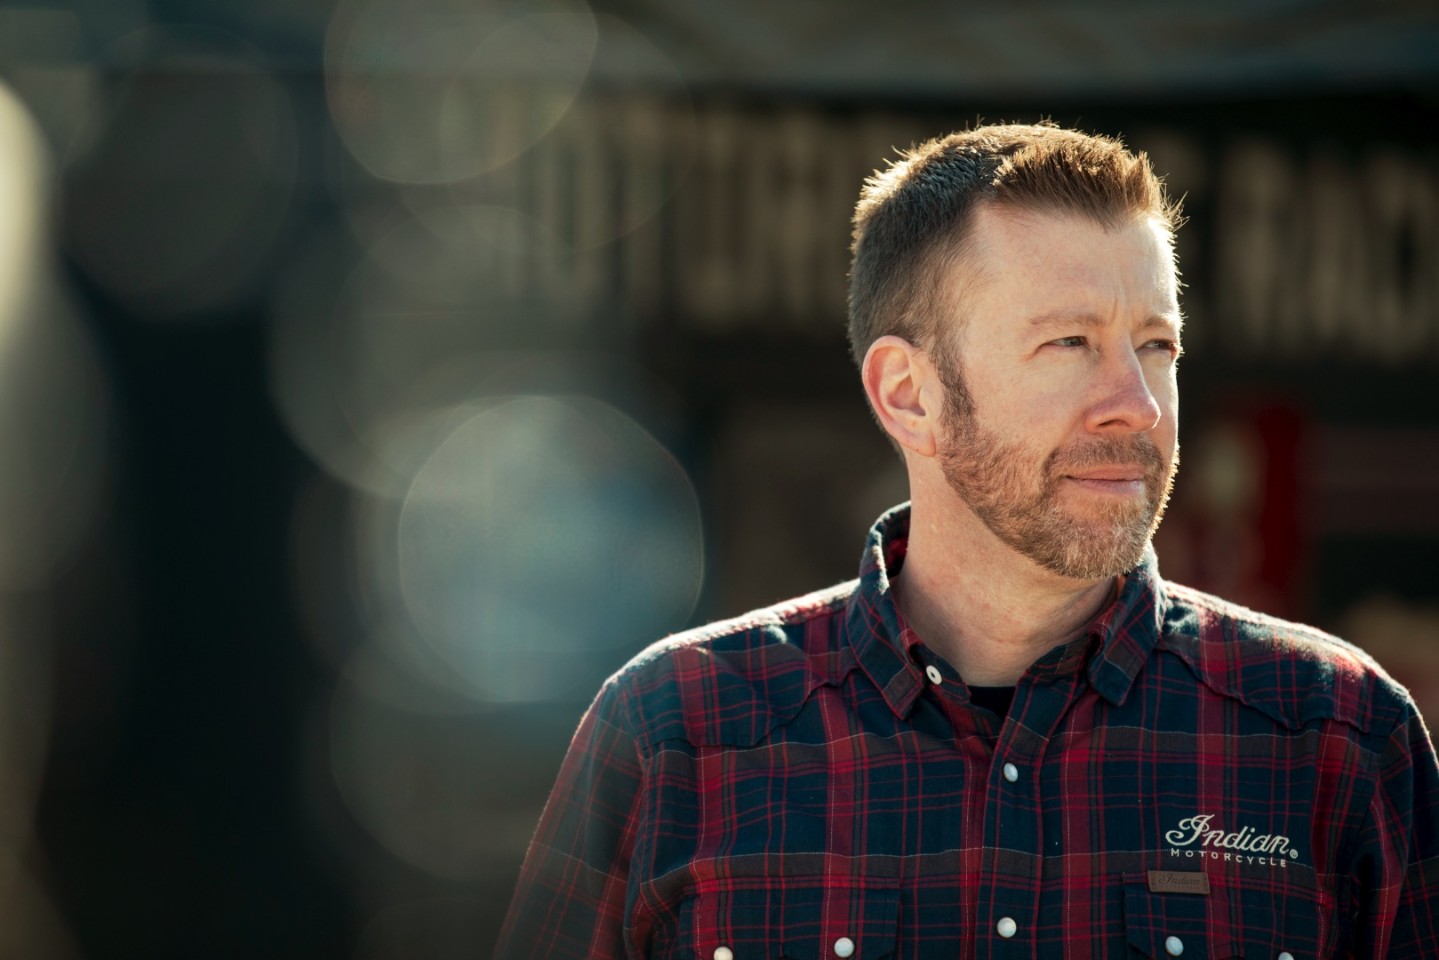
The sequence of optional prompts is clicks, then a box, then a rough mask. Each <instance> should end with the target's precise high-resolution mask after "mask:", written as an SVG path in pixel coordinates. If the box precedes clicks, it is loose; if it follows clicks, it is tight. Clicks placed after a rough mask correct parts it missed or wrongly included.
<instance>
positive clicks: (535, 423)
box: [0, 0, 1439, 960]
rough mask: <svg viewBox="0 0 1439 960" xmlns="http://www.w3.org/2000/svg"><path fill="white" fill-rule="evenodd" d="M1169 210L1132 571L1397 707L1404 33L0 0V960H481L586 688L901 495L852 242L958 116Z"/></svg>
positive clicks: (1436, 609) (1417, 610)
mask: <svg viewBox="0 0 1439 960" xmlns="http://www.w3.org/2000/svg"><path fill="white" fill-rule="evenodd" d="M1040 117H1051V118H1053V119H1054V120H1056V121H1058V122H1060V123H1063V124H1065V125H1073V126H1078V127H1081V128H1083V129H1087V130H1091V131H1097V132H1103V133H1108V134H1118V135H1122V136H1123V137H1124V138H1125V139H1126V140H1127V141H1128V142H1129V143H1130V144H1132V145H1134V146H1136V147H1139V148H1142V149H1145V150H1148V151H1149V152H1150V153H1151V154H1152V156H1153V157H1154V159H1155V162H1156V165H1157V167H1158V168H1159V169H1160V170H1161V171H1164V172H1166V173H1167V174H1168V177H1169V183H1170V186H1171V188H1172V189H1173V190H1174V191H1175V192H1177V193H1180V194H1183V195H1185V196H1186V208H1187V212H1188V214H1189V216H1190V223H1189V225H1188V226H1186V227H1185V228H1184V230H1183V231H1182V233H1181V237H1180V259H1181V266H1182V269H1183V273H1184V278H1185V280H1186V282H1187V284H1188V289H1187V291H1186V293H1185V297H1184V306H1185V310H1186V313H1187V315H1188V318H1189V325H1188V329H1187V331H1186V340H1187V345H1188V349H1189V355H1188V357H1187V358H1186V359H1185V360H1184V362H1183V365H1182V370H1181V382H1182V384H1183V391H1184V410H1183V418H1182V430H1181V438H1182V443H1183V446H1184V448H1185V468H1184V470H1183V471H1181V474H1180V479H1179V484H1178V487H1177V491H1176V500H1175V503H1174V505H1173V507H1172V509H1171V513H1170V517H1169V519H1168V520H1167V521H1166V524H1165V526H1164V527H1163V529H1162V531H1161V535H1160V538H1159V543H1158V548H1159V551H1160V556H1161V563H1162V567H1163V569H1164V571H1165V573H1166V574H1167V575H1168V576H1170V577H1171V578H1173V579H1177V580H1184V581H1188V582H1190V583H1192V584H1194V585H1196V586H1200V587H1204V588H1207V589H1211V590H1215V591H1218V592H1220V593H1223V594H1225V595H1227V596H1229V597H1230V598H1232V599H1235V600H1238V601H1240V602H1243V603H1246V604H1250V605H1253V606H1257V607H1259V608H1262V609H1265V610H1267V611H1270V612H1273V613H1277V614H1281V615H1285V616H1290V617H1296V618H1301V619H1306V620H1309V621H1311V622H1315V623H1317V624H1319V625H1321V626H1323V627H1325V628H1327V629H1330V630H1333V631H1337V632H1340V633H1342V634H1344V635H1345V636H1347V637H1348V638H1350V639H1352V640H1354V641H1356V642H1358V643H1360V644H1361V645H1363V646H1365V647H1366V648H1368V649H1369V650H1371V651H1372V652H1373V653H1374V654H1375V655H1376V656H1377V657H1378V658H1379V659H1380V661H1381V662H1383V663H1384V664H1386V665H1387V666H1388V667H1389V668H1390V670H1391V671H1392V672H1393V673H1395V674H1396V675H1397V676H1398V677H1399V678H1400V679H1401V680H1403V681H1404V682H1405V683H1407V684H1409V685H1410V686H1411V688H1412V689H1413V690H1414V692H1415V694H1416V696H1417V697H1418V698H1419V699H1420V701H1421V703H1422V704H1424V705H1425V706H1426V709H1427V710H1428V711H1429V712H1430V713H1431V715H1439V576H1436V575H1439V391H1436V374H1439V269H1436V268H1439V137H1436V133H1435V130H1436V120H1439V13H1436V9H1435V7H1434V6H1433V5H1432V4H1430V3H1421V2H1404V0H1391V2H1374V3H1366V4H1358V3H1336V2H1322V0H1266V2H1260V3H1254V2H1243V3H1241V2H1238V0H1221V2H1215V3H1208V4H1203V5H1151V4H1141V3H1137V2H1131V0H1108V2H1092V3H1082V4H1080V3H1065V2H1059V0H1021V2H1015V3H1008V4H1003V5H1001V4H991V3H979V2H967V3H966V2H952V3H910V4H894V5H889V6H887V7H881V8H877V7H874V6H872V5H870V4H859V3H846V2H834V0H828V2H819V0H796V2H789V3H784V4H768V3H765V2H763V0H722V2H721V0H664V2H659V0H590V2H588V3H587V2H586V0H532V2H519V0H514V2H505V0H403V2H401V0H283V2H281V0H245V2H239V0H85V2H79V0H77V2H72V3H63V2H33V0H19V2H18V3H17V2H15V0H6V2H5V3H4V4H3V5H0V694H3V695H0V787H3V789H0V956H3V957H27V958H52V957H53V958H97V960H98V958H106V957H146V958H182V957H183V958H187V960H188V958H192V957H197V956H199V957H212V958H228V957H236V958H240V957H245V958H248V957H282V958H283V957H295V958H300V957H304V958H317V957H319V958H329V957H334V958H359V960H388V958H392V957H394V958H398V957H414V956H423V957H431V958H449V957H455V958H459V957H466V958H469V957H474V956H485V955H487V954H488V952H489V950H490V948H491V945H492V943H493V941H494V937H495V935H496V933H497V931H498V925H499V921H500V918H501V916H502V913H503V910H504V908H505V905H506V902H507V900H508V898H509V895H510V892H511V890H512V888H513V884H514V881H515V876H516V873H517V871H518V868H519V863H520V859H521V857H522V855H523V852H524V848H525V845H526V843H527V841H528V839H529V836H530V833H531V831H532V829H533V827H534V824H535V821H536V818H537V817H538V815H539V811H540V806H541V804H542V803H543V800H544V797H545V794H546V792H547V790H548V788H549V785H550V783H551V781H552V779H553V777H554V774H555V770H556V768H557V765H558V763H559V758H560V756H561V754H562V752H563V750H564V748H565V745H566V743H567V741H568V738H569V736H570V734H571V732H572V731H573V729H574V726H575V723H576V721H577V719H578V717H579V715H580V712H581V711H582V710H583V708H584V706H585V705H586V703H587V702H588V700H589V698H590V697H591V696H592V695H593V693H594V691H595V689H596V688H597V687H598V685H599V683H600V682H601V681H602V680H603V678H604V677H606V676H607V675H608V674H610V673H611V672H612V671H614V670H615V669H616V668H617V667H619V666H620V665H621V664H622V663H623V662H624V661H625V660H626V659H627V658H628V657H630V656H631V655H633V654H634V653H635V652H636V651H637V650H639V649H640V648H641V647H643V646H644V645H645V644H647V643H648V642H650V641H651V640H654V639H656V638H658V637H660V636H662V635H664V634H665V633H668V632H671V631H674V630H677V629H680V628H682V627H685V626H687V625H691V624H694V623H697V622H701V621H704V620H707V619H711V618H714V617H719V616H725V615H730V614H735V613H739V612H742V611H743V610H745V609H748V608H751V607H754V606H758V605H762V604H766V603H769V602H772V601H775V600H778V599H781V598H783V597H786V596H789V595H792V594H795V593H798V592H801V591H806V590H809V589H812V588H815V587H818V586H822V585H826V584H829V583H833V582H836V581H839V580H843V579H847V578H849V577H851V576H853V575H854V572H855V570H856V569H857V563H858V556H859V550H860V547H861V545H862V542H863V536H864V532H865V530H866V528H867V527H868V525H869V524H870V522H871V521H872V520H873V518H874V517H875V516H876V515H877V514H878V513H879V512H880V511H881V510H883V509H884V508H886V507H887V506H889V505H890V504H892V503H894V502H897V501H899V500H902V499H903V498H904V496H905V491H904V480H903V473H902V469H901V465H900V463H899V461H898V460H897V459H895V458H894V456H893V455H892V454H891V453H890V452H889V449H888V447H887V446H886V444H885V442H884V441H883V439H882V438H881V436H880V434H879V432H878V430H877V429H876V428H875V427H874V426H873V425H872V424H871V423H870V421H869V417H868V414H867V411H866V409H865V406H864V400H863V396H862V393H861V391H860V388H859V385H858V380H857V377H856V375H855V373H854V371H853V368H852V365H851V363H850V360H849V358H848V356H847V352H846V342H845V337H844V294H845V270H846V247H847V242H848V218H849V214H850V208H851V205H852V203H853V200H854V197H855V195H856V193H857V191H858V188H859V184H860V181H861V180H862V178H863V177H864V176H865V175H867V174H868V173H869V172H870V171H871V170H873V169H874V168H875V167H876V166H878V165H880V164H881V163H882V161H883V160H884V159H886V158H891V157H893V156H894V155H895V152H896V148H903V147H905V146H908V145H909V144H910V143H912V142H914V141H916V140H920V139H924V138H927V137H929V136H931V135H933V134H937V133H941V132H945V131H948V130H951V129H956V128H959V127H962V126H966V125H970V124H973V123H974V122H975V120H976V119H979V118H983V119H985V120H1034V119H1038V118H1040Z"/></svg>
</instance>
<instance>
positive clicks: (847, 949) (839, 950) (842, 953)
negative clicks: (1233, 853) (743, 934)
mask: <svg viewBox="0 0 1439 960" xmlns="http://www.w3.org/2000/svg"><path fill="white" fill-rule="evenodd" d="M834 955H835V956H836V957H839V958H841V960H843V958H844V957H852V956H854V941H853V940H851V939H850V938H849V937H840V938H839V939H838V940H836V941H835V942H834ZM1291 960H1292V958H1291Z"/></svg>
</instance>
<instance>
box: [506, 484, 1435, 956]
mask: <svg viewBox="0 0 1439 960" xmlns="http://www.w3.org/2000/svg"><path fill="white" fill-rule="evenodd" d="M908 524H909V514H908V510H907V508H905V507H900V508H898V509H896V510H894V511H891V512H890V513H889V514H886V515H885V516H884V517H882V518H881V519H880V521H879V523H878V524H876V526H875V528H874V530H872V531H871V534H870V540H869V543H868V546H867V549H866V552H865V556H864V561H863V565H862V568H861V576H860V579H859V580H858V581H857V582H854V583H849V584H844V585H842V586H839V587H836V588H834V589H831V590H828V591H824V592H821V593H817V594H814V595H811V596H808V597H804V598H801V599H798V600H795V601H792V602H790V603H787V604H783V605H780V606H777V607H773V608H770V609H767V610H763V611H760V612H757V613H754V614H751V615H749V616H747V617H743V618H740V619H737V620H733V621H727V622H724V623H719V624H715V625H711V626H709V627H706V628H703V629H701V630H698V631H693V632H691V633H688V634H683V635H680V636H677V637H673V638H670V639H668V640H665V641H662V642H660V643H658V644H656V645H654V646H653V647H651V648H650V649H648V650H647V651H646V652H645V653H643V654H642V655H640V656H639V657H637V658H636V659H635V660H634V661H633V662H631V663H630V664H629V665H628V666H627V667H625V668H624V669H623V670H622V671H620V673H619V674H617V675H616V676H615V677H614V678H612V679H611V680H610V681H609V682H608V683H607V684H606V685H605V687H604V689H603V690H602V691H601V692H600V695H599V697H598V698H597V700H596V701H595V703H594V705H593V706H592V707H591V708H590V710H589V712H588V713H587V714H586V715H585V718H584V720H583V722H582V723H581V725H580V728H579V731H578V732H577V733H576V734H575V739H574V742H573V744H572V745H571V748H570V751H569V754H568V756H567V757H566V759H565V762H564V765H563V767H562V769H561V771H560V775H559V780H558V782H557V784H556V786H555V788H554V791H553V793H552V795H551V797H550V800H549V803H548V805H547V806H546V808H545V812H544V815H543V817H542V819H541V821H540V825H539V829H538V832H537V833H536V836H535V839H534V842H533V844H532V845H531V848H530V851H529V856H528V858H527V859H526V862H525V865H524V869H523V871H522V873H521V876H520V881H519V888H518V890H517V892H516V894H515V898H514V901H513V903H512V904H511V907H510V912H509V915H508V917H507V919H506V923H505V927H504V930H503V932H502V934H501V938H500V944H499V948H498V952H497V956H498V957H500V958H502V960H511V958H521V957H528V958H540V957H543V958H568V957H573V958H586V960H596V958H619V957H629V958H638V957H654V958H670V957H675V958H681V957H683V958H703V960H711V958H714V960H726V958H730V957H732V958H734V960H745V958H749V957H754V958H778V957H792V958H819V957H825V958H828V957H838V958H841V960H844V958H847V957H854V958H857V960H873V958H879V957H893V958H897V960H918V958H941V957H942V958H946V960H952V958H1019V957H1026V958H1029V957H1041V958H1048V957H1056V958H1067V960H1090V958H1096V960H1097V958H1117V957H1133V956H1146V957H1171V956H1179V955H1182V956H1183V957H1184V958H1185V960H1193V958H1198V957H1263V958H1281V960H1282V958H1284V957H1285V956H1286V955H1287V956H1288V957H1291V958H1293V960H1314V958H1320V957H1324V958H1328V957H1350V956H1355V957H1374V958H1378V957H1397V958H1408V957H1414V958H1421V957H1439V766H1436V761H1435V756H1434V751H1433V747H1432V745H1431V743H1430V740H1429V736H1428V733H1427V732H1426V730H1425V728H1424V724H1423V721H1422V720H1421V719H1420V717H1419V715H1418V713H1417V711H1416V710H1415V708H1414V705H1413V703H1412V701H1411V700H1410V699H1409V697H1408V695H1407V694H1406V692H1405V691H1404V690H1403V689H1402V688H1401V687H1399V686H1398V685H1396V684H1395V683H1394V682H1393V681H1392V680H1390V679H1389V678H1388V677H1387V676H1386V675H1385V674H1384V673H1383V671H1382V670H1380V669H1379V668H1378V667H1377V666H1376V665H1375V664H1374V663H1373V662H1372V661H1371V660H1370V659H1369V658H1368V657H1366V656H1365V655H1364V654H1363V653H1362V652H1360V651H1359V650H1357V649H1356V648H1354V647H1352V646H1349V645H1348V644H1345V643H1344V642H1342V641H1339V640H1337V639H1335V638H1333V637H1329V636H1327V635H1324V634H1322V633H1319V632H1318V631H1315V630H1312V629H1309V628H1307V627H1302V626H1298V625H1295V624H1291V623H1286V622H1283V621H1279V620H1274V619H1270V618H1267V617H1264V616H1261V615H1258V614H1255V613H1252V612H1250V611H1248V610H1244V609H1242V608H1238V607H1235V606H1232V605H1229V604H1226V603H1224V602H1223V601H1220V600H1218V599H1216V598H1214V597H1210V596H1207V595H1205V594H1202V593H1199V592H1197V591H1193V590H1189V589H1186V588H1182V587H1178V586H1175V585H1173V584H1167V583H1165V582H1164V581H1162V580H1161V579H1160V578H1159V576H1158V572H1157V569H1156V566H1155V562H1154V557H1153V555H1152V553H1151V554H1150V555H1149V556H1148V557H1147V558H1146V560H1145V562H1144V563H1143V564H1141V565H1140V566H1139V567H1138V568H1137V569H1135V570H1134V571H1133V572H1132V573H1130V575H1129V576H1128V577H1126V579H1125V583H1124V587H1123V589H1122V591H1121V592H1120V595H1119V597H1118V598H1117V599H1116V600H1115V602H1114V603H1113V604H1112V605H1111V606H1110V607H1109V608H1108V609H1107V610H1106V611H1105V612H1104V613H1103V614H1102V615H1101V616H1100V617H1099V618H1098V619H1096V620H1095V622H1094V623H1093V624H1092V625H1091V628H1090V629H1089V630H1088V631H1087V633H1086V635H1085V636H1084V637H1083V638H1081V639H1080V640H1077V641H1075V642H1074V643H1072V644H1069V645H1067V646H1064V647H1059V648H1056V649H1055V650H1053V651H1051V652H1050V653H1049V654H1048V655H1047V656H1044V657H1042V658H1041V659H1040V660H1039V661H1038V662H1037V663H1035V664H1034V665H1033V666H1032V667H1031V668H1030V669H1029V671H1028V672H1027V673H1026V674H1025V675H1024V677H1023V678H1022V679H1021V680H1020V682H1019V685H1018V688H1017V690H1016V692H1015V696H1014V701H1013V704H1012V706H1011V708H1010V711H1009V714H1008V716H1007V717H1005V718H1003V719H1002V720H1001V719H1000V718H997V717H996V716H994V715H993V714H991V713H989V712H988V711H985V710H981V709H979V708H977V707H974V706H973V705H971V704H970V702H969V698H968V694H967V691H966V688H965V686H964V684H963V683H962V682H961V681H960V679H959V677H958V676H957V675H956V674H955V672H954V670H953V669H952V668H951V667H950V666H949V665H948V664H947V663H945V662H944V661H943V660H940V659H939V658H938V657H936V656H935V655H934V654H933V653H932V652H930V650H929V649H928V648H927V647H926V646H925V645H924V644H923V643H921V642H920V641H919V640H918V638H916V637H915V636H914V634H913V633H912V632H911V631H909V630H908V629H907V628H906V627H905V626H904V624H903V623H902V621H901V619H900V617H899V616H898V613H897V611H896V610H895V607H894V604H893V602H892V598H891V595H890V592H889V577H890V576H891V575H892V574H893V573H895V572H897V570H898V568H899V566H900V565H901V564H902V563H903V559H904V549H905V544H906V538H907V534H908ZM931 666H933V667H934V668H936V669H937V670H938V671H939V676H940V682H938V683H933V682H931V681H930V680H929V679H928V678H927V676H926V668H927V667H931ZM1156 871H1166V872H1169V873H1170V874H1174V873H1178V874H1180V876H1178V877H1177V878H1175V877H1172V876H1171V877H1168V878H1166V877H1165V875H1163V874H1156V873H1155V872H1156ZM1195 874H1203V878H1202V879H1200V878H1197V877H1195V876H1194V875H1195ZM1201 887H1203V888H1204V889H1203V890H1201ZM1176 951H1179V952H1178V953H1176Z"/></svg>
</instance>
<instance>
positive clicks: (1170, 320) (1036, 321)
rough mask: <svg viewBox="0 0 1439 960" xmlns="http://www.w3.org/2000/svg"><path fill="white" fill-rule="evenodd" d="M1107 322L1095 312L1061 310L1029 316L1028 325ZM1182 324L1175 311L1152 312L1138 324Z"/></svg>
mask: <svg viewBox="0 0 1439 960" xmlns="http://www.w3.org/2000/svg"><path fill="white" fill-rule="evenodd" d="M1108 322H1109V321H1107V320H1105V318H1104V317H1101V316H1100V315H1099V314H1097V313H1070V312H1067V311H1063V310H1060V311H1056V312H1054V313H1041V314H1040V315H1039V316H1036V317H1030V318H1029V325H1030V326H1031V327H1041V328H1044V327H1063V326H1069V325H1070V324H1078V325H1079V326H1081V327H1102V326H1105V325H1106V324H1107V323H1108ZM1183 325H1184V321H1183V320H1181V319H1180V317H1179V314H1177V313H1176V314H1154V315H1153V316H1150V317H1146V318H1145V320H1144V322H1143V323H1142V324H1140V325H1139V326H1140V329H1141V330H1148V329H1150V328H1152V327H1165V328H1168V329H1172V330H1178V329H1179V328H1180V327H1182V326H1183Z"/></svg>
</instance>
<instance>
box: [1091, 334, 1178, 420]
mask: <svg viewBox="0 0 1439 960" xmlns="http://www.w3.org/2000/svg"><path fill="white" fill-rule="evenodd" d="M1094 397H1095V400H1094V402H1093V403H1092V404H1091V405H1090V408H1089V411H1088V413H1087V415H1086V417H1085V421H1086V423H1085V426H1086V427H1087V428H1088V429H1089V430H1090V432H1093V433H1102V432H1107V431H1122V432H1125V433H1142V432H1144V431H1146V430H1152V429H1153V428H1154V427H1155V426H1156V425H1157V424H1158V423H1159V419H1160V417H1162V416H1163V415H1164V411H1163V410H1162V409H1161V408H1160V406H1159V401H1158V400H1157V399H1155V396H1154V391H1153V390H1152V389H1150V385H1149V381H1148V380H1147V379H1146V378H1145V375H1144V368H1143V366H1141V364H1140V362H1139V357H1138V356H1137V355H1136V354H1135V353H1134V351H1133V350H1122V351H1118V352H1112V353H1111V354H1110V355H1109V356H1107V357H1105V358H1104V360H1103V362H1102V364H1101V367H1100V370H1099V383H1098V384H1096V389H1095V391H1094Z"/></svg>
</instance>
